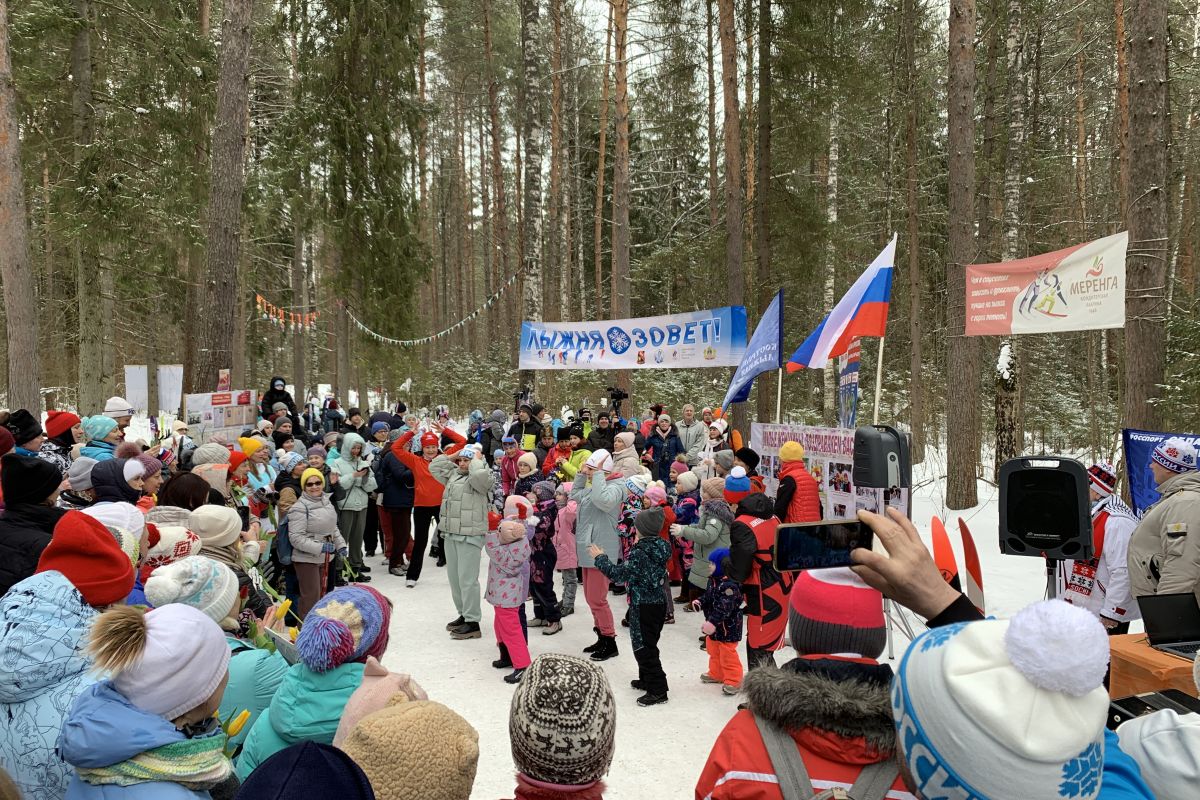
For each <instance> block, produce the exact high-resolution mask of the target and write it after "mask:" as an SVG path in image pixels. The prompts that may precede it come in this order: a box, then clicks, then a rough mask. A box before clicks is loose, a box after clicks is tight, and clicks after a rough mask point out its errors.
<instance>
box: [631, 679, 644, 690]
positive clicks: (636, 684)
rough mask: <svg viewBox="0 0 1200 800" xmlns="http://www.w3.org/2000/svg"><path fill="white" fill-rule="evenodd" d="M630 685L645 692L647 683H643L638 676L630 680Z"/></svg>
mask: <svg viewBox="0 0 1200 800" xmlns="http://www.w3.org/2000/svg"><path fill="white" fill-rule="evenodd" d="M629 686H630V687H631V688H633V689H637V690H638V691H639V692H644V691H646V686H645V684H643V683H642V682H641V680H639V679H637V678H634V679H633V680H631V681H630V682H629Z"/></svg>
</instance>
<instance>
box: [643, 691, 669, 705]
mask: <svg viewBox="0 0 1200 800" xmlns="http://www.w3.org/2000/svg"><path fill="white" fill-rule="evenodd" d="M665 702H667V696H666V695H665V694H652V693H650V692H646V693H645V694H644V695H642V696H641V697H639V698H638V700H637V704H638V705H639V706H657V705H660V704H662V703H665Z"/></svg>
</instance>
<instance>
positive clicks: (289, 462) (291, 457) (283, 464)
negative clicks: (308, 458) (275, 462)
mask: <svg viewBox="0 0 1200 800" xmlns="http://www.w3.org/2000/svg"><path fill="white" fill-rule="evenodd" d="M303 463H304V456H302V455H300V454H299V453H288V454H287V455H285V456H284V457H283V458H281V459H279V469H280V470H281V471H283V472H291V471H292V470H294V469H295V468H296V467H298V466H300V465H301V464H303Z"/></svg>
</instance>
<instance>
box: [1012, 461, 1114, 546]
mask: <svg viewBox="0 0 1200 800" xmlns="http://www.w3.org/2000/svg"><path fill="white" fill-rule="evenodd" d="M1000 552H1001V553H1005V554H1007V555H1018V556H1035V557H1045V558H1049V559H1074V560H1086V559H1089V558H1091V557H1092V515H1091V508H1090V505H1089V502H1088V476H1087V470H1086V469H1084V467H1083V464H1080V463H1079V462H1078V461H1076V460H1075V459H1073V458H1065V457H1063V456H1037V457H1032V458H1014V459H1012V460H1011V461H1006V462H1005V463H1004V465H1003V466H1001V467H1000Z"/></svg>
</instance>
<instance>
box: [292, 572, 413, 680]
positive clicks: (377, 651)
mask: <svg viewBox="0 0 1200 800" xmlns="http://www.w3.org/2000/svg"><path fill="white" fill-rule="evenodd" d="M391 620H392V605H391V603H389V602H388V599H387V598H386V597H384V596H383V595H381V594H380V593H379V592H377V591H375V590H374V589H372V588H371V587H370V586H363V585H362V584H358V585H355V586H344V587H342V588H340V589H335V590H333V591H332V592H330V593H329V594H327V595H325V596H324V597H322V598H321V599H320V600H318V601H317V604H316V605H314V606H313V607H312V610H311V611H309V612H308V616H306V617H305V618H304V625H303V626H302V627H301V628H300V636H299V637H298V638H297V639H296V650H297V651H298V652H299V654H300V660H301V661H303V662H304V664H305V666H307V667H308V668H309V669H311V670H312V671H313V672H328V671H329V670H331V669H335V668H337V667H340V666H341V665H342V664H349V663H352V662H365V661H366V660H367V657H368V656H375V657H376V658H382V657H383V651H384V650H386V649H387V643H388V625H389V624H390V623H391Z"/></svg>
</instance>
